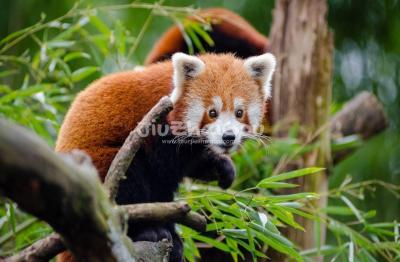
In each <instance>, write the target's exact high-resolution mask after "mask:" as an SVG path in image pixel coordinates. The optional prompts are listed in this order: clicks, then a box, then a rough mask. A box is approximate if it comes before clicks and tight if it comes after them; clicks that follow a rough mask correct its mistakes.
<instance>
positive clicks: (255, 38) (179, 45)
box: [145, 8, 269, 65]
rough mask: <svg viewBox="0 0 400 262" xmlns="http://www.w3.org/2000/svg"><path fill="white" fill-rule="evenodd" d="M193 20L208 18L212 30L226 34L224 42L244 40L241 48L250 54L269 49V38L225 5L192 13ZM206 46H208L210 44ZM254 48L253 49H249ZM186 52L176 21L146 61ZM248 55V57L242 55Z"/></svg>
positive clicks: (148, 62) (147, 62)
mask: <svg viewBox="0 0 400 262" xmlns="http://www.w3.org/2000/svg"><path fill="white" fill-rule="evenodd" d="M189 19H191V20H194V21H199V20H203V21H208V22H210V24H211V27H212V32H213V33H215V34H217V35H219V36H220V37H221V38H223V41H225V42H232V41H242V45H243V46H241V47H238V49H239V48H246V49H248V52H249V54H248V56H255V55H261V54H263V53H265V52H267V51H268V50H269V48H268V44H269V43H268V39H267V38H266V37H265V36H263V35H262V34H260V33H259V32H257V30H256V29H254V27H253V26H252V25H250V24H249V23H248V22H247V21H246V20H245V19H244V18H242V17H241V16H239V15H238V14H235V13H234V12H232V11H229V10H227V9H224V8H210V9H204V10H201V11H199V12H198V13H197V14H195V15H194V16H191V17H189ZM204 48H205V49H206V51H210V50H208V48H209V47H208V46H207V45H205V46H204ZM249 49H251V51H250V50H249ZM238 51H239V50H222V52H225V53H226V52H238ZM176 52H185V41H184V39H183V37H182V33H181V30H180V29H179V27H178V26H177V25H175V26H172V27H171V28H169V29H168V30H167V31H166V32H165V33H164V34H163V35H162V36H161V38H160V39H159V40H158V42H157V43H156V44H155V45H154V47H153V49H152V50H151V51H150V53H149V54H148V56H147V58H146V61H145V65H149V64H152V63H155V62H159V61H162V60H165V59H168V58H170V56H171V55H172V54H173V53H176ZM243 58H245V57H243Z"/></svg>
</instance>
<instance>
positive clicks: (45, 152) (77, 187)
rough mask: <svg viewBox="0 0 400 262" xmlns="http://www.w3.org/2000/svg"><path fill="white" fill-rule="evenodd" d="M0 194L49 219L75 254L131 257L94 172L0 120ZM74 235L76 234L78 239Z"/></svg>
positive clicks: (98, 258) (101, 258)
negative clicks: (62, 156) (60, 155)
mask: <svg viewBox="0 0 400 262" xmlns="http://www.w3.org/2000/svg"><path fill="white" fill-rule="evenodd" d="M0 141H1V143H0V173H1V176H0V194H2V195H4V196H6V197H8V198H10V199H12V200H13V201H15V202H16V203H18V205H19V207H21V208H22V209H23V210H25V211H27V212H29V213H31V214H33V215H35V216H36V217H38V218H40V219H42V220H44V221H46V222H48V223H49V224H50V225H51V226H52V227H53V228H54V229H55V230H56V231H57V232H58V233H60V234H61V235H62V236H63V240H64V243H65V244H66V245H67V246H68V248H69V249H70V250H71V251H72V252H73V253H74V254H75V256H76V257H78V258H86V259H88V258H90V260H91V261H118V258H116V254H114V253H115V252H114V251H113V250H117V249H119V251H120V252H121V255H123V254H126V255H127V256H129V257H130V251H129V248H128V247H127V245H129V244H127V243H128V242H127V241H128V239H127V238H124V237H123V236H124V234H122V229H121V225H120V222H119V221H120V219H119V216H118V215H117V213H116V212H115V211H114V209H113V207H112V206H111V204H110V203H109V202H108V201H105V200H107V195H106V193H105V191H104V190H103V188H102V186H101V184H100V181H99V179H98V176H97V172H96V170H95V169H94V168H93V167H92V166H89V165H86V164H84V165H77V164H74V162H73V160H72V161H70V162H69V161H68V160H65V159H62V158H61V157H59V156H57V155H56V154H55V153H54V152H53V150H52V149H50V148H49V147H48V146H47V145H46V144H45V142H44V141H42V140H40V139H39V138H38V137H36V136H35V135H33V134H32V133H31V132H28V131H27V130H25V129H24V128H22V127H19V126H16V125H13V124H11V123H9V122H6V121H4V120H1V119H0ZM77 236H79V237H77Z"/></svg>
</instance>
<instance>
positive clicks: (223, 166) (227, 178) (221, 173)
mask: <svg viewBox="0 0 400 262" xmlns="http://www.w3.org/2000/svg"><path fill="white" fill-rule="evenodd" d="M217 172H218V186H219V187H221V188H222V189H227V188H229V187H230V186H231V185H232V183H233V181H234V180H235V176H236V170H235V165H234V164H233V162H232V160H231V159H230V158H229V157H227V156H224V157H222V158H221V160H220V161H219V162H218V166H217Z"/></svg>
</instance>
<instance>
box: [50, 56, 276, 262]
mask: <svg viewBox="0 0 400 262" xmlns="http://www.w3.org/2000/svg"><path fill="white" fill-rule="evenodd" d="M274 68H275V58H274V56H273V55H272V54H269V53H267V54H263V55H260V56H255V57H250V58H248V59H246V60H242V59H239V58H236V57H235V56H234V55H232V54H223V55H221V54H219V55H217V54H204V55H201V56H198V57H196V56H189V55H186V54H183V53H176V54H174V55H173V56H172V61H170V60H169V61H166V62H160V63H157V64H153V65H150V66H148V67H146V68H145V69H144V70H142V71H127V72H121V73H115V74H112V75H109V76H105V77H103V78H101V79H100V80H97V81H96V82H94V83H93V84H91V85H90V86H89V87H88V88H86V89H85V90H84V91H82V92H81V93H80V94H79V95H78V96H77V98H76V99H75V101H74V102H73V104H72V105H71V108H70V109H69V111H68V113H67V115H66V117H65V120H64V123H63V125H62V127H61V130H60V134H59V137H58V140H57V143H56V151H58V152H68V151H71V150H73V149H81V150H83V151H85V152H86V153H88V154H89V155H90V156H91V158H92V160H93V163H94V165H95V166H96V168H97V169H98V171H99V174H100V177H101V179H104V177H105V175H106V173H107V170H108V168H109V166H110V164H111V161H112V159H113V158H114V156H115V154H116V153H117V151H118V150H119V148H120V147H121V146H122V144H123V142H124V140H125V139H126V137H127V136H128V134H129V132H130V131H131V130H132V129H134V128H135V126H136V125H137V123H138V122H139V121H140V120H141V119H142V117H143V116H144V115H145V114H146V113H147V112H148V111H149V110H150V109H151V108H152V107H153V106H154V105H155V104H156V103H157V102H158V100H159V99H160V98H161V97H162V96H166V95H169V96H170V98H171V100H172V102H173V104H174V109H173V110H172V111H171V112H170V113H169V115H168V117H167V122H168V123H167V125H165V126H164V128H166V129H168V128H170V129H169V130H167V131H166V132H164V133H163V134H161V133H157V134H155V135H153V134H148V137H146V139H145V143H144V145H143V146H142V147H141V149H140V150H139V151H138V152H137V154H136V156H135V159H134V160H133V163H132V164H131V166H130V167H129V169H128V171H127V179H126V180H123V181H122V183H121V185H120V189H119V192H118V195H117V198H116V201H117V203H118V204H131V203H143V202H165V201H173V194H174V192H175V191H176V189H177V187H178V184H179V182H180V181H181V180H182V178H183V177H184V176H189V177H194V178H199V179H204V180H209V179H213V178H214V177H217V179H218V182H219V185H220V186H221V187H222V188H227V187H229V186H230V185H231V183H232V182H233V179H234V176H235V169H234V166H233V164H232V161H231V159H230V158H229V156H228V155H227V153H229V152H231V151H232V150H234V149H235V148H236V147H237V146H238V145H239V144H240V143H241V141H242V140H243V139H245V138H246V137H249V136H251V134H252V133H253V132H255V130H256V129H257V127H258V125H259V124H260V122H261V119H262V117H263V114H264V110H265V101H266V99H268V97H269V96H270V84H269V83H270V80H271V77H272V74H273V71H274ZM177 123H178V124H180V129H181V130H180V132H182V130H183V131H184V132H183V134H176V133H174V132H175V131H174V129H173V128H171V127H173V126H174V125H176V124H177ZM163 130H164V131H165V129H163ZM175 142H178V143H175ZM211 174H216V175H215V176H214V175H211ZM128 235H129V237H131V238H132V239H133V240H134V241H138V240H147V241H159V240H161V239H163V238H167V239H169V240H171V241H172V243H173V250H172V252H171V258H170V260H171V261H182V243H181V240H180V238H179V236H178V235H177V233H176V232H175V229H174V225H173V224H165V225H160V224H157V225H152V224H146V223H141V224H140V225H139V224H134V225H129V229H128ZM60 261H71V256H70V254H68V253H64V254H62V255H61V259H60Z"/></svg>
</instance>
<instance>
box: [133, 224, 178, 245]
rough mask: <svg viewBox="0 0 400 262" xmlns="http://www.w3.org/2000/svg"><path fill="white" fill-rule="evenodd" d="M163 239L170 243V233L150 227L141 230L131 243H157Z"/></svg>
mask: <svg viewBox="0 0 400 262" xmlns="http://www.w3.org/2000/svg"><path fill="white" fill-rule="evenodd" d="M163 239H167V240H168V241H170V242H171V241H172V235H171V232H170V231H169V230H168V229H167V228H162V227H152V228H146V229H143V230H142V231H141V232H139V233H138V234H137V235H136V236H135V237H134V238H133V241H150V242H159V241H161V240H163Z"/></svg>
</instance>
